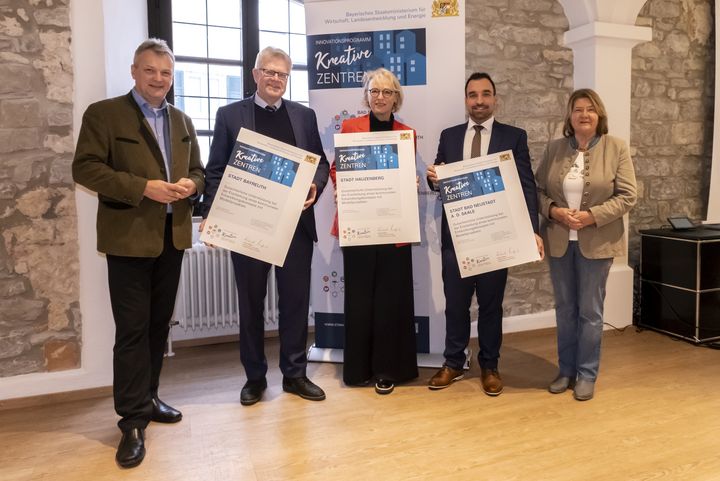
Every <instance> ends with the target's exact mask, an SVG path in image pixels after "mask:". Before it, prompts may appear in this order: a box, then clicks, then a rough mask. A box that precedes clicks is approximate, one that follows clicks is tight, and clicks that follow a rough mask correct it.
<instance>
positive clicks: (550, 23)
mask: <svg viewBox="0 0 720 481" xmlns="http://www.w3.org/2000/svg"><path fill="white" fill-rule="evenodd" d="M538 21H539V22H540V25H542V26H543V27H548V28H556V29H562V30H563V31H565V30H568V29H569V24H568V20H567V17H565V15H540V17H539V19H538Z"/></svg>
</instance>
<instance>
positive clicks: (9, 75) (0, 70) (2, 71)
mask: <svg viewBox="0 0 720 481" xmlns="http://www.w3.org/2000/svg"><path fill="white" fill-rule="evenodd" d="M36 76H37V72H35V70H34V69H33V68H32V67H31V66H30V65H17V64H12V63H7V64H6V63H3V64H0V95H8V94H10V95H18V96H20V95H21V96H27V94H28V93H30V92H32V91H33V90H34V85H35V79H36Z"/></svg>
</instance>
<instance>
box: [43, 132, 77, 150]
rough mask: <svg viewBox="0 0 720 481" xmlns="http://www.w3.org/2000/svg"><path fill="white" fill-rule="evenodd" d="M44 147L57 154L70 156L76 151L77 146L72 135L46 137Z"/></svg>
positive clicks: (50, 135)
mask: <svg viewBox="0 0 720 481" xmlns="http://www.w3.org/2000/svg"><path fill="white" fill-rule="evenodd" d="M43 147H45V148H46V149H50V150H52V151H53V152H55V153H57V154H68V153H72V152H74V151H75V144H74V142H73V138H72V135H65V136H60V135H55V134H49V135H46V136H45V138H44V139H43Z"/></svg>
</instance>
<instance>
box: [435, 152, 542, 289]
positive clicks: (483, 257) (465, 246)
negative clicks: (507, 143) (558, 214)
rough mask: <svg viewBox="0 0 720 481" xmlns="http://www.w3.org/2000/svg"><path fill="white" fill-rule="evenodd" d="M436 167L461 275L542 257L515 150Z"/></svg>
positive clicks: (466, 275)
mask: <svg viewBox="0 0 720 481" xmlns="http://www.w3.org/2000/svg"><path fill="white" fill-rule="evenodd" d="M435 169H436V171H437V174H438V180H439V182H438V184H439V188H440V195H441V197H442V201H443V208H444V209H445V217H446V218H447V221H448V226H449V227H450V234H451V236H452V240H453V245H454V246H455V256H456V257H457V262H458V267H459V269H460V276H461V277H469V276H474V275H477V274H482V273H484V272H490V271H494V270H497V269H503V268H506V267H511V266H516V265H519V264H524V263H526V262H532V261H537V260H540V254H539V253H538V250H537V245H536V243H535V236H534V233H533V230H532V224H531V222H530V217H529V215H528V210H527V205H526V204H525V197H524V195H523V191H522V186H521V185H520V178H519V177H518V173H517V168H516V167H515V159H514V158H513V154H512V151H510V150H506V151H504V152H498V153H495V154H490V155H486V156H484V157H476V158H473V159H469V160H463V161H462V162H453V163H451V164H446V165H438V166H436V167H435Z"/></svg>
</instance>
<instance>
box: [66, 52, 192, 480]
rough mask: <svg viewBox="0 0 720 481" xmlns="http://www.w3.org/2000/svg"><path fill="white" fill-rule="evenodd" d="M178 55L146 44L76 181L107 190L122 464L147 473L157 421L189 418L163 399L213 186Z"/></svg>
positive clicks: (87, 138)
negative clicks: (174, 100) (148, 442)
mask: <svg viewBox="0 0 720 481" xmlns="http://www.w3.org/2000/svg"><path fill="white" fill-rule="evenodd" d="M174 62H175V57H174V56H173V53H172V51H171V50H170V49H169V48H168V46H167V44H166V43H165V42H164V41H163V40H158V39H149V40H146V41H145V42H143V43H142V44H140V46H139V47H138V48H137V50H136V51H135V57H134V59H133V64H132V66H131V69H130V72H131V75H132V77H133V79H134V80H135V87H134V88H133V89H132V91H130V93H128V94H127V95H123V96H121V97H116V98H112V99H108V100H103V101H101V102H97V103H94V104H92V105H90V106H89V107H88V108H87V110H86V111H85V114H84V116H83V120H82V127H81V129H80V136H79V138H78V143H77V149H76V151H75V158H74V160H73V166H72V168H73V178H74V180H75V182H77V183H78V184H80V185H83V186H85V187H87V188H88V189H90V190H92V191H95V192H97V194H98V201H99V203H98V211H97V248H98V250H99V251H100V252H103V253H105V254H106V257H107V265H108V285H109V290H110V302H111V304H112V311H113V318H114V319H115V347H114V348H113V396H114V400H115V410H116V411H117V413H118V414H119V415H120V416H121V418H122V419H120V421H119V422H118V426H119V427H120V429H121V431H122V433H123V434H122V439H121V441H120V445H119V446H118V450H117V455H116V460H117V463H118V464H119V465H120V466H121V467H125V468H130V467H133V466H137V465H138V464H140V463H141V462H142V460H143V457H144V456H145V445H144V430H145V427H146V426H147V425H148V423H149V422H150V421H155V422H162V423H175V422H178V421H180V419H182V414H181V413H180V412H179V411H178V410H176V409H174V408H172V407H170V406H168V405H167V404H165V403H164V402H162V401H161V400H160V399H159V398H158V385H159V382H160V369H161V368H162V362H163V354H164V350H165V344H166V342H167V337H168V332H169V330H170V318H171V316H172V313H173V308H174V306H175V295H176V293H177V287H178V282H179V280H180V266H181V263H182V257H183V250H184V249H186V248H188V247H190V246H191V243H192V232H191V226H192V223H191V217H190V216H191V210H192V205H191V204H192V202H193V201H194V200H195V199H196V198H197V197H198V196H199V193H200V192H202V189H203V186H204V177H203V166H202V162H201V161H200V148H199V147H198V142H197V138H196V136H195V129H194V127H193V124H192V121H191V120H190V117H188V116H187V115H185V114H183V113H182V112H181V111H179V110H177V109H176V108H175V107H173V106H172V105H170V104H168V103H167V101H166V100H165V96H166V95H167V93H168V91H169V90H170V87H171V86H172V82H173V67H174Z"/></svg>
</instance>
